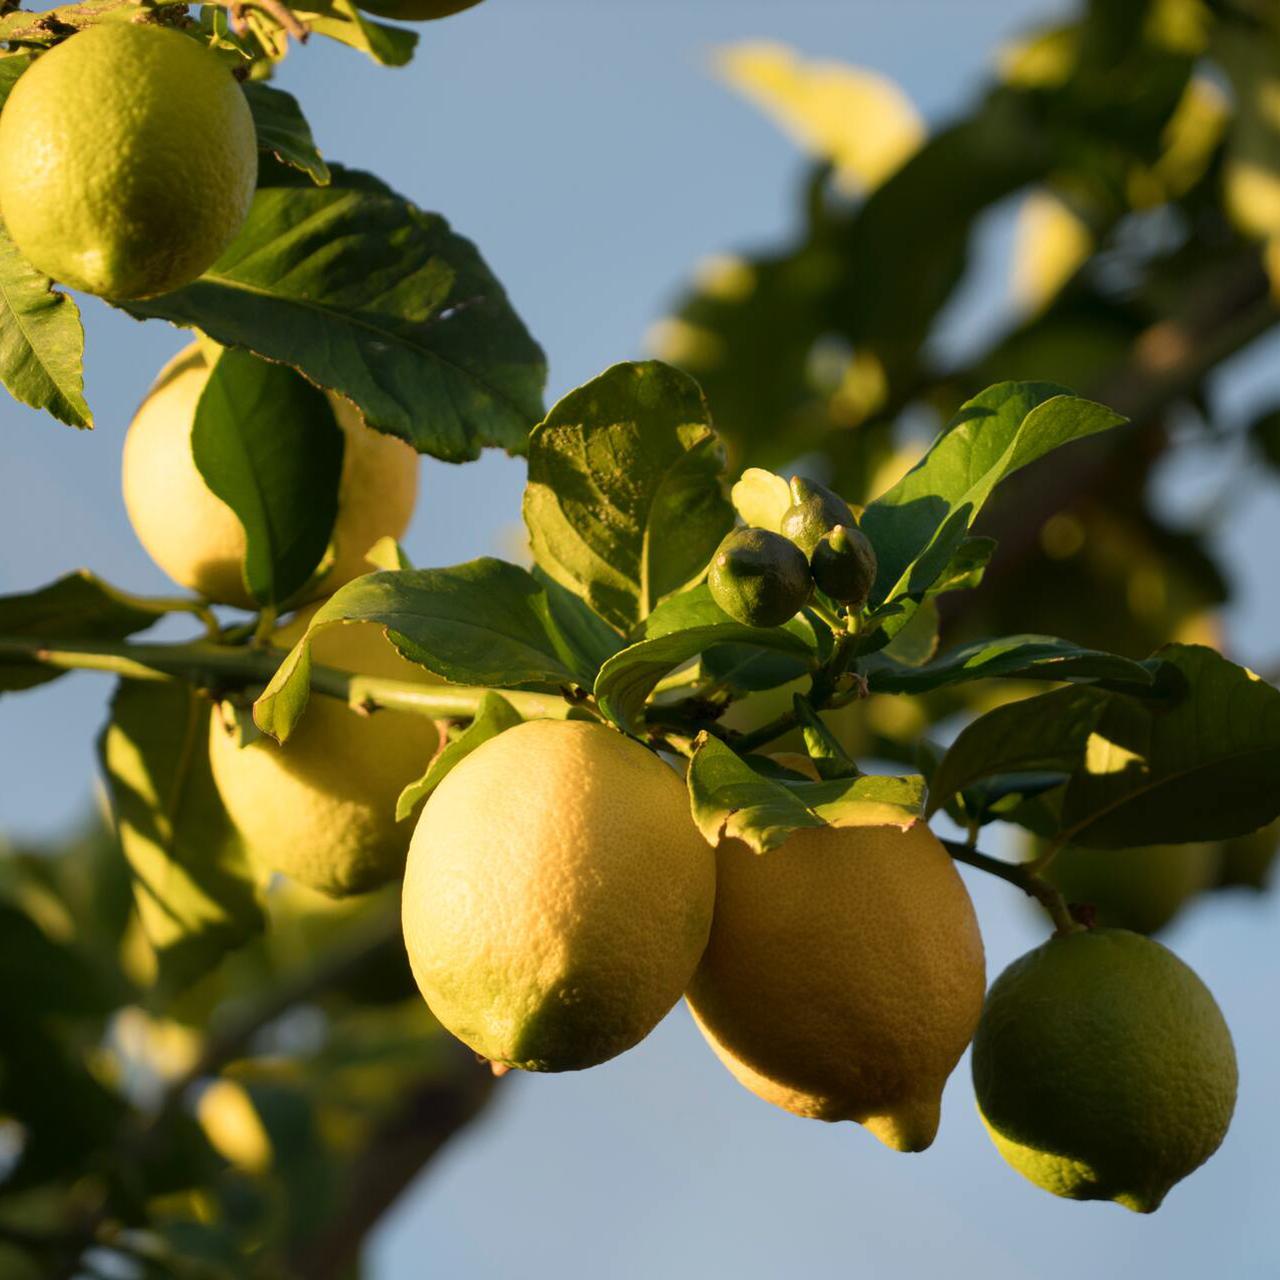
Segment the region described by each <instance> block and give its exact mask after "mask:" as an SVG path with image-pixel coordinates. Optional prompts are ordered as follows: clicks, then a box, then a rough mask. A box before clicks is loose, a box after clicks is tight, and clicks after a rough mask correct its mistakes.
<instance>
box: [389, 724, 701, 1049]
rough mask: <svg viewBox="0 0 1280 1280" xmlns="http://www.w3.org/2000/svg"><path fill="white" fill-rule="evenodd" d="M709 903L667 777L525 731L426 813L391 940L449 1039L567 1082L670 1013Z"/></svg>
mask: <svg viewBox="0 0 1280 1280" xmlns="http://www.w3.org/2000/svg"><path fill="white" fill-rule="evenodd" d="M714 900H715V855H714V853H713V852H712V849H711V847H710V845H708V844H707V843H706V841H705V840H703V838H702V837H701V836H700V835H699V834H698V831H697V828H696V827H695V826H694V825H693V819H692V818H691V817H690V813H689V800H688V796H687V794H686V792H685V788H684V785H683V784H682V783H681V781H680V779H679V777H677V775H676V774H675V773H674V772H673V771H672V770H671V769H669V768H668V767H667V766H666V765H665V764H663V763H662V762H661V761H660V760H658V759H657V758H656V757H655V756H654V755H652V754H651V753H650V752H648V751H646V750H645V748H644V747H642V746H640V745H639V744H638V743H636V742H633V741H632V740H631V739H629V738H624V737H623V736H622V735H621V734H619V733H615V732H614V731H613V730H611V729H606V728H605V727H604V726H602V725H599V724H592V723H586V722H583V721H550V720H537V721H531V722H529V723H526V724H521V725H517V726H516V727H515V728H514V729H509V730H507V731H506V732H505V733H503V734H500V735H499V736H498V737H496V738H493V739H491V740H490V741H489V742H486V743H485V744H484V745H483V746H481V747H479V748H478V749H477V750H476V751H475V752H473V753H472V754H471V755H469V756H468V757H467V758H466V759H465V760H463V761H462V763H461V764H459V765H458V766H457V767H456V768H455V769H454V770H453V772H452V773H450V774H449V775H448V776H447V777H446V778H445V780H444V781H443V782H442V783H441V784H440V787H439V789H438V790H437V791H436V792H435V793H434V794H433V795H432V796H431V798H430V799H429V800H428V801H427V804H426V807H425V808H424V809H423V812H422V817H421V819H420V820H419V822H418V828H417V830H416V831H415V832H414V836H413V844H412V846H411V848H410V850H409V862H408V866H407V867H406V869H405V878H404V906H403V913H404V936H405V943H406V945H407V947H408V951H409V960H410V963H411V964H412V966H413V972H414V976H415V977H416V978H417V981H418V986H419V987H420V988H421V990H422V994H423V996H424V997H425V998H426V1001H427V1004H428V1005H430V1006H431V1011H432V1013H434V1014H435V1016H436V1017H437V1018H439V1019H440V1021H441V1022H442V1023H443V1024H444V1025H445V1026H446V1027H447V1028H448V1029H449V1030H450V1031H451V1032H452V1033H453V1034H454V1035H455V1036H457V1037H458V1038H459V1039H460V1040H462V1041H464V1042H465V1043H466V1044H468V1045H470V1046H471V1048H473V1049H474V1050H475V1051H476V1052H477V1053H480V1054H483V1055H484V1056H485V1057H486V1058H489V1059H490V1060H491V1061H493V1062H497V1063H502V1064H505V1065H507V1066H512V1067H522V1068H524V1069H526V1070H529V1071H572V1070H577V1069H579V1068H582V1067H590V1066H594V1065H595V1064H597V1063H600V1062H604V1061H605V1060H606V1059H608V1058H612V1057H614V1056H615V1055H616V1054H619V1053H622V1052H623V1050H625V1049H629V1048H631V1047H632V1045H634V1044H636V1043H638V1042H639V1041H640V1040H642V1039H643V1038H644V1037H645V1036H646V1035H648V1033H649V1032H650V1031H651V1030H652V1029H653V1028H654V1027H655V1026H656V1025H657V1023H658V1022H659V1021H660V1020H661V1019H662V1017H663V1016H664V1015H665V1014H666V1013H667V1011H668V1010H669V1009H670V1008H671V1007H672V1005H673V1004H675V1002H676V1001H677V1000H678V999H679V998H680V995H681V993H682V992H683V991H684V989H685V987H686V986H687V985H688V982H689V979H690V977H691V976H692V974H693V970H694V966H695V965H696V964H697V963H698V957H699V956H700V955H701V954H702V949H703V947H704V945H705V944H706V940H707V931H708V929H709V928H710V925H711V911H712V907H713V904H714Z"/></svg>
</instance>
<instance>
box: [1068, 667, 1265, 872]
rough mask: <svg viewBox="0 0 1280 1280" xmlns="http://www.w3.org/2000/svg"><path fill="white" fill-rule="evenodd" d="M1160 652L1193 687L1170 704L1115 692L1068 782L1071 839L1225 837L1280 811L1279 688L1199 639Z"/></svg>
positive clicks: (1118, 841) (1098, 842) (1131, 841)
mask: <svg viewBox="0 0 1280 1280" xmlns="http://www.w3.org/2000/svg"><path fill="white" fill-rule="evenodd" d="M1157 656H1158V657H1159V658H1160V659H1161V661H1162V662H1164V663H1166V664H1167V665H1168V666H1170V667H1172V668H1174V669H1175V670H1176V671H1177V672H1179V673H1180V675H1181V676H1182V677H1183V679H1184V680H1185V682H1186V688H1185V690H1184V692H1183V693H1182V696H1181V697H1179V698H1178V700H1177V701H1176V702H1175V703H1174V705H1173V706H1172V707H1171V708H1167V709H1166V708H1163V707H1159V706H1154V707H1153V706H1150V705H1147V704H1144V703H1141V702H1136V701H1134V700H1133V699H1130V698H1125V697H1121V696H1116V697H1114V698H1112V699H1111V701H1110V702H1109V704H1108V705H1107V707H1106V709H1105V710H1104V712H1103V714H1102V716H1101V717H1100V718H1099V719H1098V721H1097V723H1096V724H1095V726H1094V728H1093V732H1092V733H1091V734H1090V736H1089V739H1088V741H1087V743H1086V746H1085V751H1084V755H1083V759H1082V761H1081V767H1080V768H1079V769H1077V771H1076V772H1075V775H1074V776H1073V777H1072V779H1071V782H1070V784H1069V785H1068V787H1067V794H1066V798H1065V801H1064V804H1063V813H1062V826H1063V831H1064V833H1065V834H1066V835H1067V836H1068V837H1069V838H1070V839H1071V841H1072V843H1073V844H1079V845H1085V846H1090V847H1095V848H1125V847H1129V846H1135V845H1143V844H1176V843H1183V842H1186V841H1193V840H1225V839H1230V838H1232V837H1234V836H1242V835H1247V834H1248V833H1249V832H1251V831H1256V830H1257V829H1258V828H1259V827H1261V826H1265V825H1266V824H1267V823H1268V822H1271V821H1272V820H1273V819H1275V818H1276V817H1277V816H1280V784H1278V783H1277V779H1280V690H1278V689H1276V688H1275V687H1274V686H1273V685H1270V684H1268V683H1267V682H1266V681H1265V680H1262V679H1261V678H1260V677H1258V676H1256V675H1254V674H1253V672H1251V671H1248V670H1246V669H1245V668H1244V667H1239V666H1236V664H1235V663H1233V662H1228V661H1227V659H1226V658H1224V657H1222V655H1221V654H1218V653H1216V652H1214V650H1212V649H1208V648H1205V647H1203V646H1200V645H1169V646H1167V647H1166V648H1164V649H1161V650H1160V651H1159V654H1158V655H1157Z"/></svg>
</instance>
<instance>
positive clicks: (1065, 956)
mask: <svg viewBox="0 0 1280 1280" xmlns="http://www.w3.org/2000/svg"><path fill="white" fill-rule="evenodd" d="M973 1083H974V1089H975V1092H976V1093H977V1098H978V1109H979V1111H980V1112H981V1114H982V1119H983V1121H984V1123H985V1124H986V1126H987V1131H988V1133H989V1134H990V1135H991V1138H992V1140H993V1141H994V1142H995V1144H996V1148H997V1149H998V1150H999V1152H1000V1154H1001V1155H1002V1156H1003V1157H1004V1158H1005V1160H1007V1161H1008V1162H1009V1164H1011V1165H1012V1166H1013V1167H1014V1168H1015V1169H1016V1170H1017V1171H1018V1172H1019V1173H1021V1174H1022V1175H1023V1176H1024V1177H1026V1178H1029V1179H1030V1180H1031V1181H1032V1182H1034V1183H1035V1184H1036V1185H1037V1186H1040V1187H1043V1188H1044V1189H1045V1190H1046V1191H1051V1192H1053V1194H1054V1195H1058V1196H1066V1197H1068V1198H1070V1199H1072V1200H1114V1201H1116V1202H1117V1203H1118V1204H1122V1205H1124V1206H1125V1208H1127V1209H1133V1210H1135V1211H1137V1212H1139V1213H1151V1212H1153V1211H1154V1210H1155V1209H1158V1208H1159V1207H1160V1202H1161V1201H1162V1200H1163V1199H1164V1197H1165V1195H1166V1194H1167V1193H1168V1191H1169V1189H1170V1188H1171V1187H1172V1186H1173V1185H1174V1183H1176V1182H1178V1181H1179V1180H1180V1179H1182V1178H1185V1177H1186V1176H1187V1174H1189V1173H1191V1172H1192V1171H1193V1170H1194V1169H1197V1168H1199V1166H1200V1165H1202V1164H1203V1163H1204V1162H1205V1161H1206V1160H1207V1159H1208V1158H1209V1157H1210V1156H1211V1155H1212V1154H1213V1153H1214V1152H1215V1151H1216V1150H1217V1149H1218V1146H1219V1144H1220V1143H1221V1142H1222V1139H1223V1136H1224V1135H1225V1134H1226V1131H1227V1125H1228V1124H1229V1123H1230V1120H1231V1112H1232V1110H1233V1109H1234V1107H1235V1099H1236V1058H1235V1050H1234V1049H1233V1048H1232V1044H1231V1033H1230V1032H1229V1031H1228V1030H1227V1024H1226V1022H1225V1021H1224V1020H1223V1017H1222V1013H1221V1012H1220V1010H1219V1009H1218V1006H1217V1004H1216V1003H1215V1002H1214V999H1213V996H1212V995H1211V994H1210V993H1209V990H1208V988H1206V987H1205V985H1204V983H1202V982H1201V981H1200V979H1199V978H1198V977H1197V976H1196V975H1195V973H1193V972H1192V970H1191V969H1189V968H1188V967H1187V966H1186V965H1185V964H1183V963H1182V961H1181V960H1179V959H1178V957H1177V956H1175V955H1174V954H1173V952H1171V951H1169V950H1167V949H1166V948H1165V947H1163V946H1161V945H1160V943H1158V942H1154V941H1152V940H1151V939H1150V938H1144V937H1142V936H1141V935H1140V934H1136V933H1129V932H1127V931H1125V930H1122V929H1098V930H1084V931H1080V932H1078V933H1071V934H1067V935H1065V936H1060V937H1055V938H1051V939H1050V940H1049V941H1048V942H1046V943H1045V944H1044V945H1043V946H1040V947H1037V948H1036V949H1035V950H1034V951H1031V952H1029V953H1028V954H1027V955H1025V956H1023V957H1022V958H1021V959H1019V960H1015V961H1014V963H1013V964H1011V965H1010V966H1009V967H1008V968H1007V969H1006V970H1005V971H1004V973H1002V974H1001V975H1000V977H999V978H998V979H997V980H996V981H995V983H993V984H992V987H991V992H990V994H989V995H988V997H987V1003H986V1008H985V1009H984V1010H983V1014H982V1021H981V1022H980V1023H979V1025H978V1033H977V1036H976V1037H975V1038H974V1042H973Z"/></svg>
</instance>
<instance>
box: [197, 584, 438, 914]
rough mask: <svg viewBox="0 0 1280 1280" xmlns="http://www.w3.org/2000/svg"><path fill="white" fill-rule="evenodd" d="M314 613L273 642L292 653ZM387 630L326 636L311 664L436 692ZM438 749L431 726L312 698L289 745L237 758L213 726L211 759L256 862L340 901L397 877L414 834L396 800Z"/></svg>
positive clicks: (267, 745) (240, 750) (362, 628)
mask: <svg viewBox="0 0 1280 1280" xmlns="http://www.w3.org/2000/svg"><path fill="white" fill-rule="evenodd" d="M317 607H318V606H315V607H313V608H312V609H310V610H308V611H306V612H305V613H303V614H301V615H299V617H298V618H297V619H296V620H295V621H294V622H293V623H291V624H290V626H289V627H287V628H282V629H281V631H280V632H278V633H277V638H276V643H278V644H279V646H280V647H281V648H287V647H289V646H291V645H292V643H293V641H295V640H296V639H297V638H298V637H299V636H300V635H301V634H302V630H303V629H304V627H305V625H306V622H307V621H308V620H309V618H310V615H311V614H312V613H314V612H315V608H317ZM381 630H382V629H381V628H380V627H378V626H377V625H376V624H374V623H371V622H355V623H344V624H340V625H337V626H333V627H330V628H328V629H327V630H324V631H321V632H319V634H318V635H317V636H316V637H315V639H314V640H313V642H312V648H311V654H312V660H313V661H314V662H316V663H319V664H320V665H322V666H329V667H337V668H339V669H340V670H342V671H351V672H356V673H358V674H360V675H368V676H381V677H383V678H385V679H391V680H420V681H423V682H424V683H434V682H435V681H436V677H434V676H433V675H431V673H430V672H428V671H424V670H423V669H422V668H421V667H419V666H417V665H416V664H414V663H411V662H406V661H405V660H404V659H403V658H401V657H400V655H399V654H398V653H396V651H395V650H394V649H393V648H392V646H391V644H390V642H389V641H388V640H387V639H386V638H385V637H384V636H383V635H382V634H381ZM439 741H440V734H439V730H438V728H437V727H436V724H435V721H433V720H430V719H428V718H426V717H425V716H418V715H412V714H410V713H408V712H401V711H378V712H375V713H374V714H373V715H368V716H366V715H360V714H358V713H357V712H355V711H352V710H351V709H350V708H349V707H347V706H346V705H345V704H344V703H342V702H339V701H337V700H336V699H334V698H326V697H322V696H320V695H318V694H317V695H313V696H312V698H311V701H310V703H309V705H308V707H307V711H306V714H305V715H304V716H303V717H302V719H301V721H299V723H298V726H297V728H296V729H295V730H294V731H293V733H292V734H291V735H290V736H289V738H288V740H287V741H286V742H285V743H284V744H283V745H279V744H277V743H275V742H273V741H272V740H271V739H270V738H257V739H255V740H254V741H252V742H251V743H249V745H247V746H245V747H241V746H240V744H239V742H238V740H237V739H236V737H235V736H234V735H233V734H232V733H229V732H228V731H227V729H226V728H225V726H224V725H223V724H222V722H221V718H220V717H219V716H216V715H215V716H214V717H213V722H212V726H211V729H210V741H209V755H210V762H211V764H212V766H213V777H214V781H215V782H216V783H217V787H218V793H219V794H220V795H221V796H222V801H223V804H224V805H225V806H226V809H227V813H228V814H229V815H230V817H231V820H232V822H234V823H235V825H236V827H237V829H238V830H239V831H240V833H241V835H243V836H244V838H245V841H246V843H247V844H248V846H249V851H250V854H251V856H252V857H253V859H254V861H255V862H256V863H257V864H258V865H259V866H260V867H261V868H263V869H264V870H266V871H279V872H283V873H284V874H285V875H287V876H289V877H291V878H292V879H294V880H298V881H300V882H301V883H303V884H305V885H307V886H309V887H310V888H312V889H318V890H320V891H321V892H322V893H327V894H330V895H332V896H334V897H340V896H342V895H344V894H349V893H362V892H364V891H366V890H369V889H373V888H376V887H377V886H378V885H381V884H385V883H386V882H387V881H389V880H392V879H394V878H395V877H396V876H397V875H399V874H400V871H401V869H402V868H403V866H404V858H405V852H406V851H407V849H408V847H409V839H410V837H411V835H412V834H413V827H412V823H411V822H410V821H409V820H407V819H406V820H405V821H404V822H403V823H397V822H396V820H395V809H396V800H397V799H398V798H399V795H400V792H401V791H402V790H403V789H404V788H405V787H406V786H408V784H409V783H411V782H413V781H414V780H415V779H417V778H420V777H421V776H422V774H423V773H424V772H425V771H426V768H427V765H428V764H429V763H430V761H431V757H432V756H433V755H434V754H435V751H436V748H437V747H438V746H439Z"/></svg>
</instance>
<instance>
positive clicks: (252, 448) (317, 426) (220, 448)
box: [191, 349, 343, 606]
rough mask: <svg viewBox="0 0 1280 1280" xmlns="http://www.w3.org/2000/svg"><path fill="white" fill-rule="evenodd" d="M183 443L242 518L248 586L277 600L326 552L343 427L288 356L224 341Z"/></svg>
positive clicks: (258, 596) (264, 600) (266, 600)
mask: <svg viewBox="0 0 1280 1280" xmlns="http://www.w3.org/2000/svg"><path fill="white" fill-rule="evenodd" d="M191 449H192V453H193V455H194V457H195V462H196V466H197V468H199V471H200V474H201V475H202V476H203V477H204V480H205V483H206V484H207V485H208V486H209V488H210V489H211V490H212V491H213V493H214V494H215V495H216V496H217V497H219V498H221V499H222V501H223V502H225V503H226V504H227V506H229V507H230V508H231V510H232V511H234V512H235V514H236V517H237V518H238V519H239V521H240V523H241V525H243V527H244V531H245V538H246V544H247V545H246V550H245V560H244V566H243V573H244V580H245V585H246V586H247V587H248V589H249V592H250V594H251V595H252V596H253V598H254V599H255V600H257V601H258V602H259V603H260V604H269V605H277V606H278V605H281V604H283V603H284V602H285V601H287V600H288V599H289V598H290V597H291V596H293V595H294V594H295V593H296V592H297V591H299V590H300V589H301V588H302V587H303V586H304V585H305V584H306V583H307V582H308V581H309V580H310V579H311V577H312V574H313V573H314V571H315V569H316V568H317V566H318V565H319V564H320V562H321V560H322V559H323V558H324V554H325V551H326V549H327V548H328V546H329V541H330V538H331V537H332V534H333V526H334V521H335V520H336V519H337V515H338V484H339V481H340V479H341V477H342V453H343V436H342V431H341V430H340V428H339V427H338V422H337V419H336V418H335V416H334V412H333V407H332V406H331V405H330V403H329V399H328V397H327V396H326V395H325V394H324V392H322V391H317V390H316V388H315V387H313V386H312V385H311V384H310V383H309V382H307V381H306V379H305V378H303V377H301V376H300V375H299V374H297V373H295V372H294V371H293V370H292V369H290V368H288V367H287V366H286V365H278V364H269V363H268V362H267V361H265V360H259V359H258V358H257V357H256V356H254V355H251V354H250V353H249V352H247V351H243V350H235V349H230V350H225V351H223V352H222V353H221V355H219V357H218V359H217V361H216V363H215V364H214V366H213V368H212V370H211V371H210V374H209V379H208V381H207V382H206V383H205V385H204V390H203V391H202V392H201V395H200V400H199V403H198V404H197V406H196V414H195V422H194V424H193V426H192V429H191Z"/></svg>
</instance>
